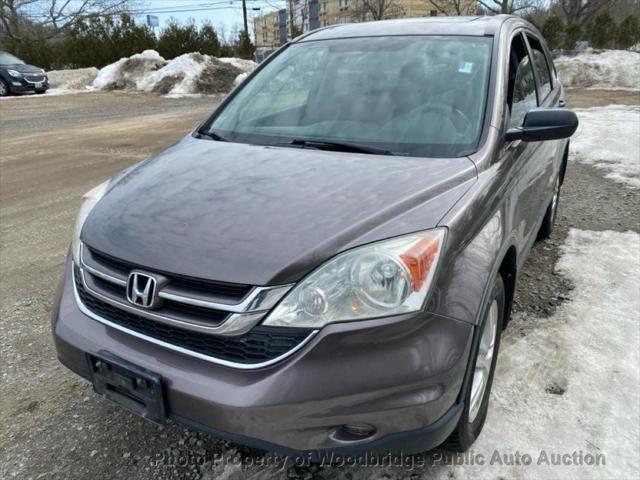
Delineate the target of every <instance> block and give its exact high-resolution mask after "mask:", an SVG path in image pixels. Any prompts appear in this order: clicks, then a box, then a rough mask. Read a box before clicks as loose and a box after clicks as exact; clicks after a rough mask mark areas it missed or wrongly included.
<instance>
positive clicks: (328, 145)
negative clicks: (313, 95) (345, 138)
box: [288, 138, 395, 155]
mask: <svg viewBox="0 0 640 480" xmlns="http://www.w3.org/2000/svg"><path fill="white" fill-rule="evenodd" d="M288 145H293V146H300V147H309V148H317V149H319V150H333V151H336V152H354V153H371V154H373V155H395V153H393V152H392V151H390V150H385V149H384V148H377V147H369V146H367V145H360V144H358V143H349V142H335V141H333V140H315V139H304V138H294V139H293V140H291V141H290V142H289V143H288Z"/></svg>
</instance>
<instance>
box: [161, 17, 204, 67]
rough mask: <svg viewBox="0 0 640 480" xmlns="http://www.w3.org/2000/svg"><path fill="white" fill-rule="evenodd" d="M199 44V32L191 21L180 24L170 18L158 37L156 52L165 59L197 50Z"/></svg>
mask: <svg viewBox="0 0 640 480" xmlns="http://www.w3.org/2000/svg"><path fill="white" fill-rule="evenodd" d="M200 46H201V43H200V38H199V32H198V29H197V27H196V25H195V23H194V22H193V21H190V22H189V23H188V24H186V25H184V26H182V25H179V24H178V22H176V21H175V20H174V19H171V20H170V21H169V24H168V25H167V27H166V28H165V29H163V30H162V33H161V34H160V38H159V39H158V52H159V53H160V55H162V56H163V57H164V58H166V59H172V58H175V57H178V56H180V55H182V54H183V53H190V52H198V51H199V50H200Z"/></svg>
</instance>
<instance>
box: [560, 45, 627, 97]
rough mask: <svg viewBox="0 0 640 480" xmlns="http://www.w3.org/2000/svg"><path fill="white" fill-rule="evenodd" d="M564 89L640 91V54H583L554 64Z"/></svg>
mask: <svg viewBox="0 0 640 480" xmlns="http://www.w3.org/2000/svg"><path fill="white" fill-rule="evenodd" d="M554 63H555V66H556V68H557V70H558V74H559V75H560V78H561V80H562V82H563V84H564V86H565V87H570V88H593V89H596V88H598V89H605V90H640V53H638V52H632V51H628V50H604V51H601V52H595V51H593V50H586V51H584V52H581V53H579V54H577V55H575V56H566V55H563V56H561V57H558V58H557V59H556V60H555V61H554Z"/></svg>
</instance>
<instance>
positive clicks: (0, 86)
mask: <svg viewBox="0 0 640 480" xmlns="http://www.w3.org/2000/svg"><path fill="white" fill-rule="evenodd" d="M9 95H11V90H9V85H7V82H5V81H4V79H3V78H0V97H8V96H9Z"/></svg>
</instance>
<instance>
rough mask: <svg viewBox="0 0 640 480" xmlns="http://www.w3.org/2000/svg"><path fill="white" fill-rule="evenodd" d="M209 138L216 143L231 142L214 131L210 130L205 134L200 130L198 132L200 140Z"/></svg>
mask: <svg viewBox="0 0 640 480" xmlns="http://www.w3.org/2000/svg"><path fill="white" fill-rule="evenodd" d="M202 137H204V138H208V139H210V140H215V141H216V142H228V141H229V140H227V139H226V138H224V137H223V136H222V135H220V134H218V133H216V132H214V131H213V130H209V131H208V132H205V131H203V130H199V131H198V138H202Z"/></svg>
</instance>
